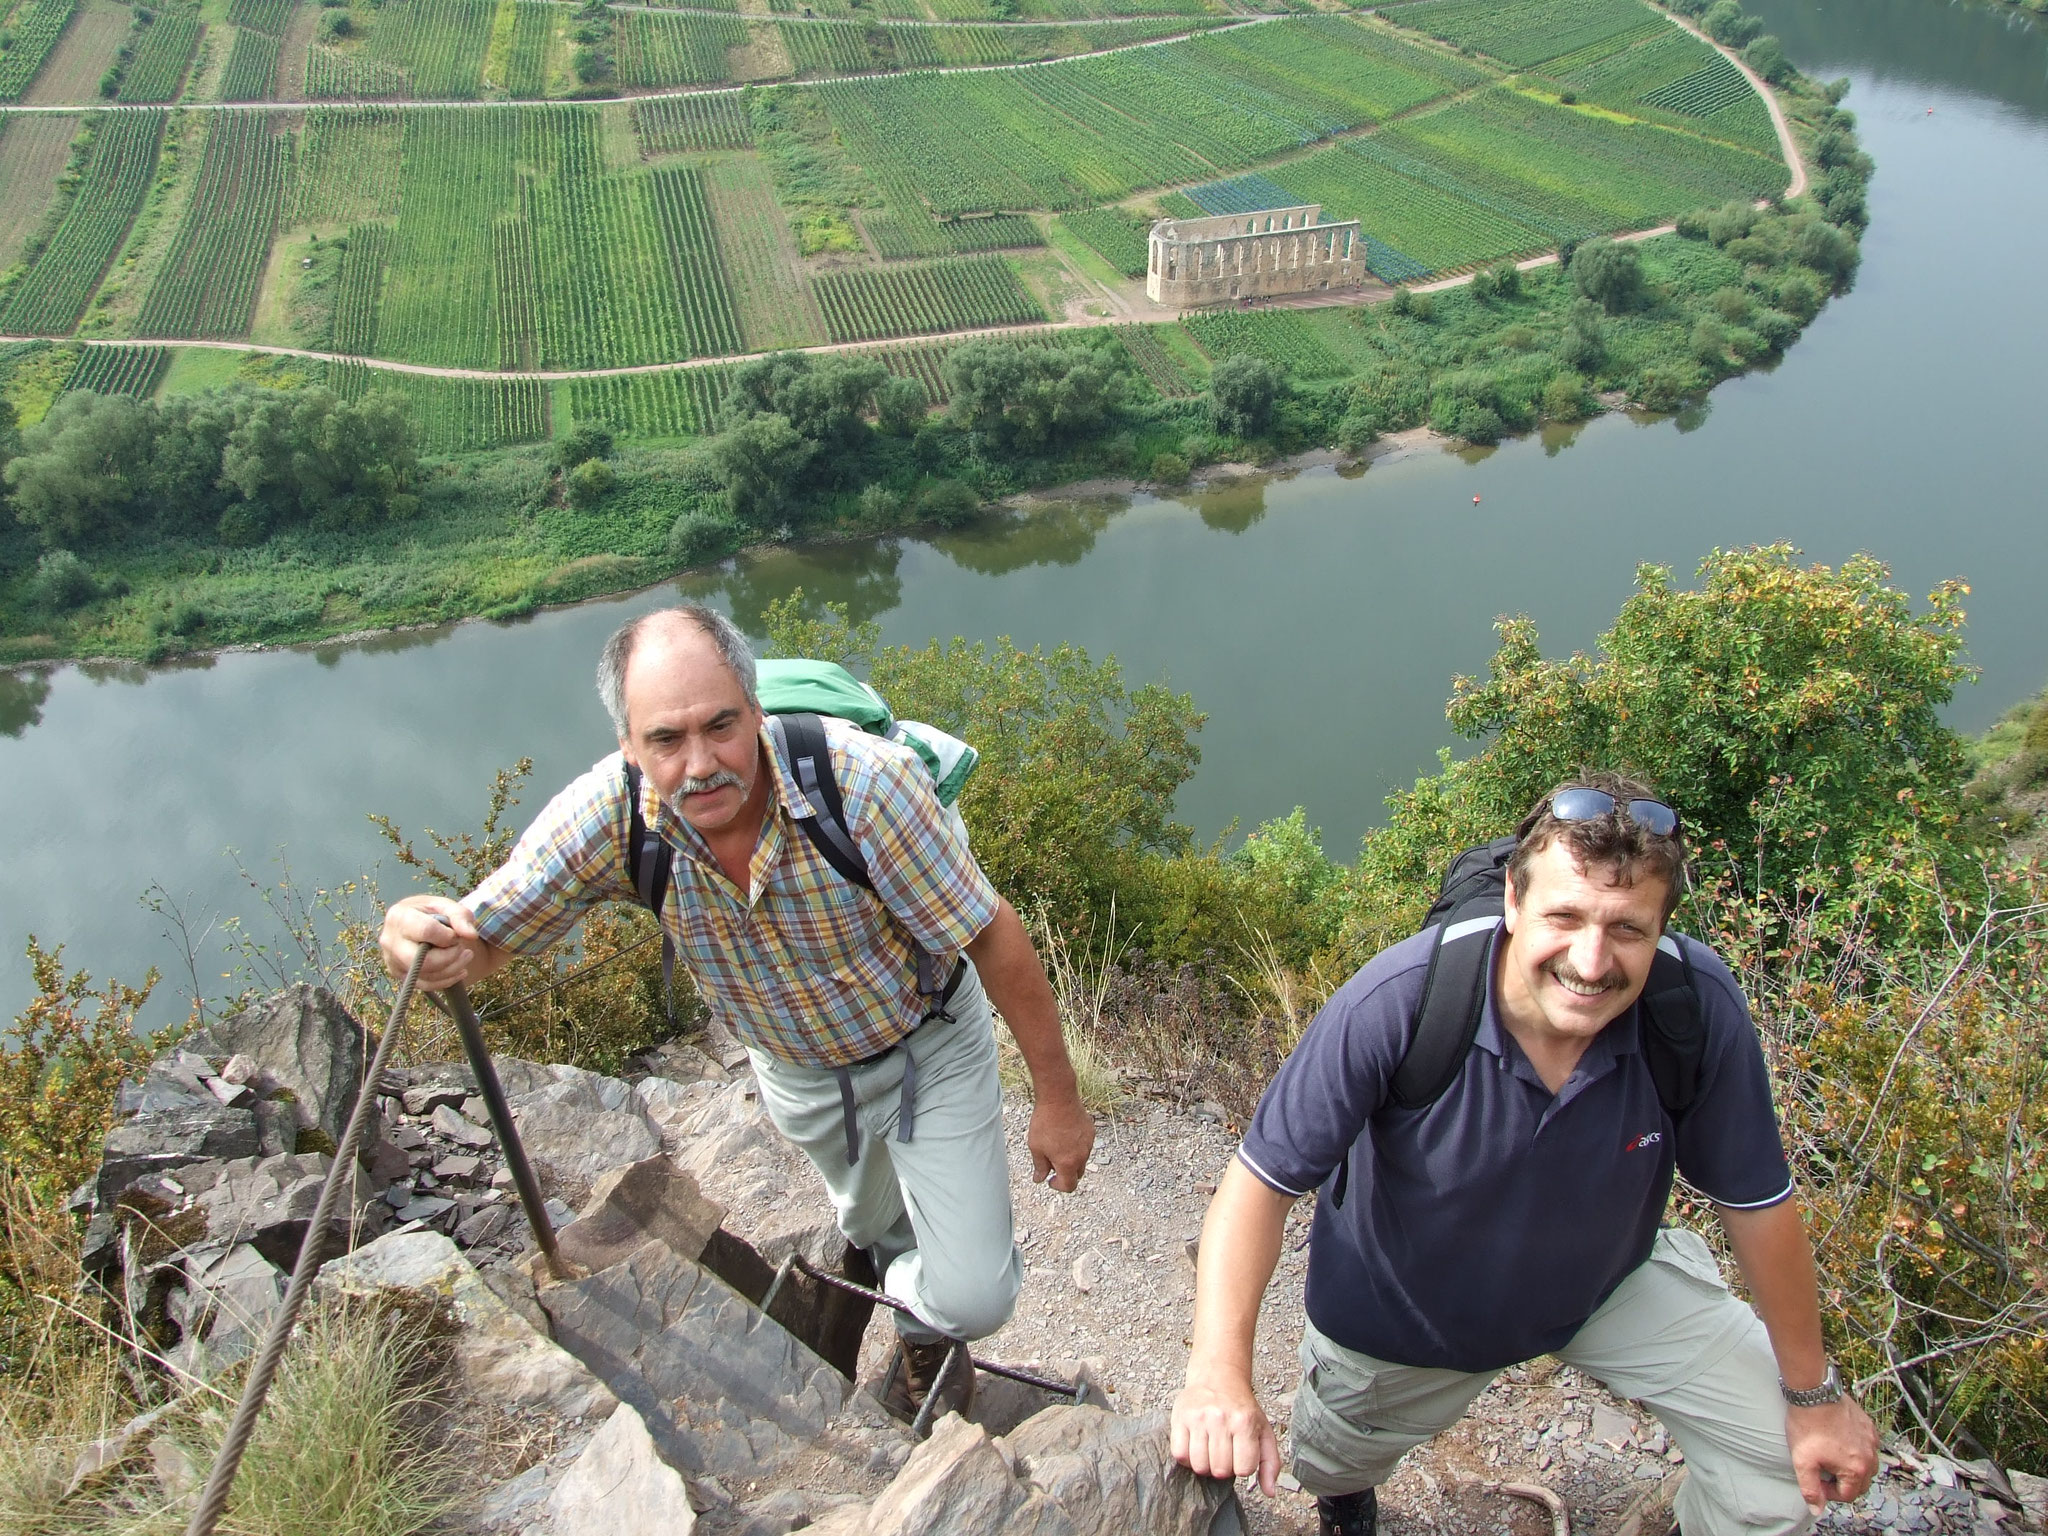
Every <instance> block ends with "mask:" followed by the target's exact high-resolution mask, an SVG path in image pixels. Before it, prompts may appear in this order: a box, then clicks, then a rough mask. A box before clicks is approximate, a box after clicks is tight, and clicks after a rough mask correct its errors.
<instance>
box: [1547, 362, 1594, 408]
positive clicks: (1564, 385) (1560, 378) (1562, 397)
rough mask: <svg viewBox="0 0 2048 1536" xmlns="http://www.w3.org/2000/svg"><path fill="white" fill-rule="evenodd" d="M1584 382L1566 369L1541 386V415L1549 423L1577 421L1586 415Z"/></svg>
mask: <svg viewBox="0 0 2048 1536" xmlns="http://www.w3.org/2000/svg"><path fill="white" fill-rule="evenodd" d="M1586 400H1587V392H1586V380H1585V377H1584V376H1583V375H1582V374H1578V373H1574V372H1573V371H1572V370H1570V369H1566V370H1564V371H1563V372H1561V373H1559V374H1558V375H1557V376H1556V377H1555V378H1553V379H1552V380H1551V381H1550V382H1549V383H1548V384H1546V385H1544V386H1543V414H1544V416H1545V418H1547V419H1548V420H1550V421H1578V420H1581V419H1582V418H1583V417H1584V416H1585V414H1586Z"/></svg>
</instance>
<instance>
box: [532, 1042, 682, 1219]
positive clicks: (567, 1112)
mask: <svg viewBox="0 0 2048 1536" xmlns="http://www.w3.org/2000/svg"><path fill="white" fill-rule="evenodd" d="M586 1076H595V1074H586ZM606 1081H612V1080H611V1079H607V1080H606ZM619 1102H620V1103H621V1104H622V1105H624V1106H625V1107H624V1108H620V1109H607V1108H606V1107H605V1104H604V1095H602V1094H600V1092H599V1091H598V1090H597V1089H596V1088H594V1087H593V1086H592V1085H591V1084H589V1083H587V1082H581V1081H577V1080H574V1079H571V1080H569V1081H566V1082H554V1083H550V1084H549V1085H548V1086H546V1087H545V1088H541V1089H537V1090H536V1091H534V1092H532V1093H528V1094H522V1095H520V1096H519V1097H518V1098H516V1099H514V1100H512V1118H513V1122H514V1124H515V1125H517V1127H518V1129H519V1139H520V1141H521V1142H522V1143H523V1144H524V1145H525V1148H526V1156H527V1158H528V1160H529V1161H530V1162H531V1163H532V1164H533V1169H534V1172H535V1173H536V1174H537V1175H538V1176H539V1178H540V1181H541V1187H542V1189H543V1190H544V1191H546V1192H548V1193H550V1194H555V1195H559V1196H561V1197H562V1198H563V1199H565V1200H571V1201H577V1200H582V1199H584V1198H585V1197H586V1196H587V1195H588V1194H589V1192H590V1188H591V1186H592V1185H593V1184H595V1183H596V1182H597V1179H598V1177H599V1176H600V1175H601V1174H604V1173H607V1172H609V1171H610V1170H611V1169H613V1168H616V1167H618V1166H620V1165H621V1164H623V1163H637V1162H639V1161H641V1160H642V1159H643V1158H648V1157H652V1156H654V1154H655V1153H657V1152H659V1151H660V1150H661V1138H660V1136H659V1135H657V1134H656V1132H655V1129H654V1124H653V1122H652V1121H650V1120H649V1119H648V1118H647V1114H646V1111H645V1110H643V1109H642V1108H641V1107H640V1102H639V1100H637V1099H635V1098H633V1097H632V1096H631V1095H630V1094H627V1095H625V1096H624V1097H622V1098H621V1099H620V1100H619Z"/></svg>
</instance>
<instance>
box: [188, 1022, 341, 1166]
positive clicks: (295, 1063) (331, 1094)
mask: <svg viewBox="0 0 2048 1536" xmlns="http://www.w3.org/2000/svg"><path fill="white" fill-rule="evenodd" d="M205 1034H206V1035H207V1036H208V1037H209V1038H210V1040H211V1042H212V1043H213V1044H215V1045H217V1046H218V1047H219V1049H220V1051H221V1052H222V1053H223V1054H231V1055H236V1056H246V1057H248V1058H249V1060H250V1061H251V1062H253V1063H254V1064H255V1066H256V1067H257V1068H259V1069H261V1070H264V1071H268V1072H270V1073H271V1074H272V1075H273V1076H275V1077H276V1079H277V1081H278V1082H279V1083H280V1084H282V1085H283V1086H284V1087H285V1088H287V1089H289V1090H290V1091H291V1093H292V1095H293V1097H294V1098H296V1099H297V1101H298V1106H299V1109H300V1111H301V1114H302V1120H303V1123H304V1124H305V1125H307V1126H309V1127H311V1128H314V1129H317V1130H320V1131H322V1132H324V1133H325V1134H326V1135H327V1136H328V1137H329V1138H330V1139H331V1140H332V1141H333V1142H334V1143H335V1145H337V1146H338V1145H340V1143H341V1135H342V1132H343V1130H344V1129H346V1128H347V1125H348V1117H349V1114H350V1112H351V1111H352V1110H353V1109H354V1108H355V1101H356V1094H357V1092H358V1091H359V1090H360V1089H361V1087H362V1081H363V1070H364V1066H365V1063H366V1062H367V1061H368V1058H369V1051H368V1044H369V1034H368V1031H366V1030H365V1029H364V1028H363V1026H362V1025H360V1024H358V1023H357V1022H356V1021H355V1019H354V1018H352V1017H350V1015H349V1012H348V1010H347V1009H346V1008H344V1007H342V1006H341V1003H340V1001H339V999H337V998H336V997H335V996H334V994H333V993H331V992H329V991H328V990H327V989H326V988H325V987H313V986H308V985H306V984H305V983H303V982H301V983H300V984H299V985H297V986H293V987H287V988H286V989H285V990H284V991H282V992H278V993H275V994H273V995H272V996H270V997H268V998H265V999H264V1000H263V1001H262V1002H260V1003H255V1004H252V1005H251V1006H250V1007H247V1008H244V1009H243V1010H242V1011H241V1012H240V1013H237V1014H234V1015H232V1016H231V1017H229V1018H226V1019H220V1020H216V1021H215V1022H214V1023H212V1024H209V1025H208V1026H207V1028H206V1030H205Z"/></svg>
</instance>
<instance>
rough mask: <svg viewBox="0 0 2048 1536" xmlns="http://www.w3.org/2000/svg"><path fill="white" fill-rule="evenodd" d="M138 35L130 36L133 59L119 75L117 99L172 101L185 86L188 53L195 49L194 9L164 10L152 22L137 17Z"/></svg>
mask: <svg viewBox="0 0 2048 1536" xmlns="http://www.w3.org/2000/svg"><path fill="white" fill-rule="evenodd" d="M137 24H138V26H139V27H140V29H141V31H140V35H139V36H138V35H134V34H131V35H130V47H131V48H132V49H133V57H131V58H130V59H129V61H128V66H127V68H126V69H124V70H123V71H122V73H121V88H120V92H119V94H118V96H117V97H116V99H117V100H120V101H128V102H159V101H175V100H177V97H178V92H179V91H180V90H181V89H183V87H184V84H185V70H186V68H187V67H188V66H189V65H190V64H191V62H192V52H193V50H194V49H196V48H197V47H198V46H199V11H198V9H197V7H193V8H190V9H183V10H175V11H172V10H166V11H162V12H159V13H157V14H156V19H155V20H154V21H150V22H143V21H142V20H141V17H140V13H138V14H137Z"/></svg>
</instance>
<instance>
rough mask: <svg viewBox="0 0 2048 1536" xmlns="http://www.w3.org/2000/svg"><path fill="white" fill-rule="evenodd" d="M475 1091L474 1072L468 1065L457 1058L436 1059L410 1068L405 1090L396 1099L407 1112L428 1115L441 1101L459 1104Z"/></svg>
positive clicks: (454, 1104)
mask: <svg viewBox="0 0 2048 1536" xmlns="http://www.w3.org/2000/svg"><path fill="white" fill-rule="evenodd" d="M475 1092H476V1076H475V1074H474V1073H472V1072H471V1071H470V1070H469V1068H468V1067H466V1066H463V1065H461V1064H459V1063H456V1062H438V1063H436V1064H435V1065H433V1066H428V1067H414V1068H413V1069H412V1071H411V1072H410V1073H409V1074H408V1076H407V1083H406V1087H405V1091H404V1092H403V1093H401V1094H400V1095H399V1102H400V1103H402V1104H403V1105H404V1106H405V1112H406V1113H407V1114H408V1115H431V1114H432V1113H433V1112H434V1111H435V1110H437V1109H439V1108H440V1107H441V1106H442V1105H443V1104H447V1105H451V1106H456V1107H459V1106H460V1105H461V1103H462V1101H463V1100H464V1099H466V1098H468V1097H469V1096H470V1095H471V1094H473V1093H475Z"/></svg>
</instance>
